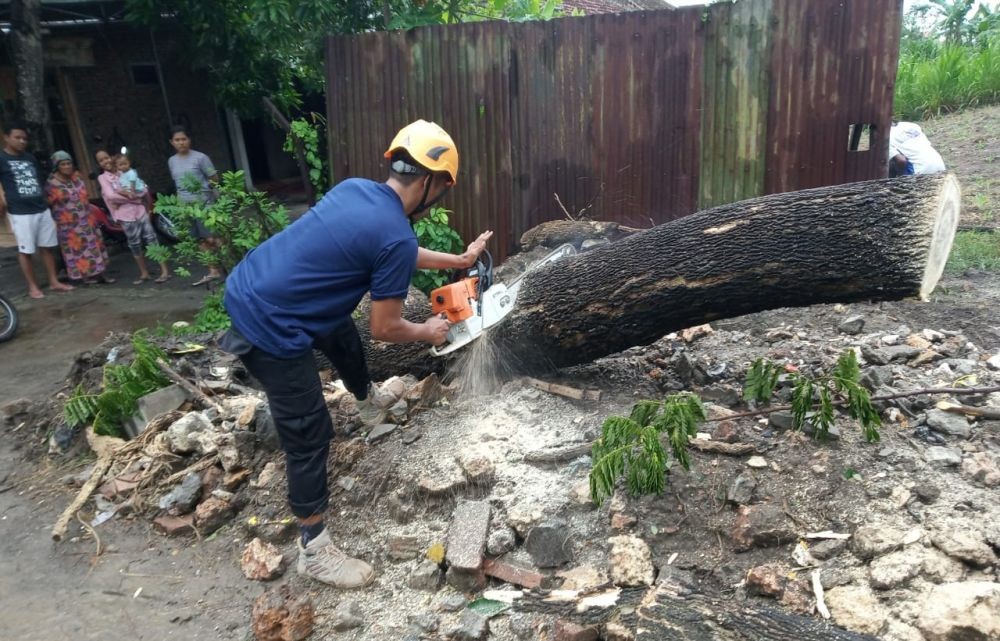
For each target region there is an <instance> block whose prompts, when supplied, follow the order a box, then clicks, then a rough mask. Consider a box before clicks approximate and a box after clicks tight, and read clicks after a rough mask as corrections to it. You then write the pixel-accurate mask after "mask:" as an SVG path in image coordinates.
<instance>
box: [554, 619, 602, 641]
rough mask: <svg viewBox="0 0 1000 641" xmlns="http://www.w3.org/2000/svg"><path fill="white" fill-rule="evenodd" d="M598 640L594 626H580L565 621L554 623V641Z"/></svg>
mask: <svg viewBox="0 0 1000 641" xmlns="http://www.w3.org/2000/svg"><path fill="white" fill-rule="evenodd" d="M598 638H600V635H598V633H597V628H596V627H595V626H582V625H580V624H578V623H573V622H572V621H566V620H565V619H558V620H557V621H556V626H555V641H597V640H598Z"/></svg>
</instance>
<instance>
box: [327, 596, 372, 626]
mask: <svg viewBox="0 0 1000 641" xmlns="http://www.w3.org/2000/svg"><path fill="white" fill-rule="evenodd" d="M364 623H365V613H364V612H363V611H362V610H361V606H359V605H358V604H357V603H355V602H354V601H341V602H340V603H339V604H338V605H337V607H336V608H334V610H333V613H332V614H331V615H330V626H331V627H332V628H333V629H334V630H337V631H338V632H343V631H344V630H353V629H354V628H360V627H361V626H362V625H364Z"/></svg>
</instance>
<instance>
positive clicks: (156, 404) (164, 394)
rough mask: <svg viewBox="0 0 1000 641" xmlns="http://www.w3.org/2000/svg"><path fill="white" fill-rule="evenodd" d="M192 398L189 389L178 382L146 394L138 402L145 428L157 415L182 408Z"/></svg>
mask: <svg viewBox="0 0 1000 641" xmlns="http://www.w3.org/2000/svg"><path fill="white" fill-rule="evenodd" d="M190 398H191V396H190V395H189V394H188V393H187V391H186V390H184V388H182V387H181V386H180V385H177V384H174V385H168V386H167V387H164V388H163V389H159V390H156V391H155V392H151V393H149V394H146V395H145V396H143V397H142V398H140V399H139V401H138V403H137V405H138V407H139V417H140V418H141V419H142V423H143V424H142V427H143V429H145V427H146V425H147V424H148V423H149V422H150V421H151V420H153V419H154V418H156V417H157V416H159V415H161V414H166V413H167V412H172V411H173V410H176V409H180V407H181V406H182V405H184V403H186V402H187V401H188V400H189V399H190ZM140 431H141V430H140Z"/></svg>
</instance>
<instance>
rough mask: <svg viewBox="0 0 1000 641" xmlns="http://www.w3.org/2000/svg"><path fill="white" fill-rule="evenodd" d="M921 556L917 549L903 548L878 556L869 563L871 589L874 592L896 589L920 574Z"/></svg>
mask: <svg viewBox="0 0 1000 641" xmlns="http://www.w3.org/2000/svg"><path fill="white" fill-rule="evenodd" d="M923 564H924V560H923V555H922V554H921V553H920V551H919V550H918V549H913V548H905V549H902V550H896V551H895V552H890V553H889V554H886V555H885V556H880V557H878V558H877V559H875V560H873V561H872V562H871V566H870V567H869V571H870V572H871V583H872V587H873V588H875V589H876V590H891V589H893V588H898V587H900V586H902V585H904V584H906V583H908V582H909V581H910V579H912V578H913V577H915V576H917V575H918V574H920V571H921V570H922V569H923Z"/></svg>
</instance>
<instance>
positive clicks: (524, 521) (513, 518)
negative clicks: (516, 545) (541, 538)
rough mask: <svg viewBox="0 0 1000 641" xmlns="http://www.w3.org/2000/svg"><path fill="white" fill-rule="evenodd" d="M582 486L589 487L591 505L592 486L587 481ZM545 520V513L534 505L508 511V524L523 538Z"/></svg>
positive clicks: (522, 505)
mask: <svg viewBox="0 0 1000 641" xmlns="http://www.w3.org/2000/svg"><path fill="white" fill-rule="evenodd" d="M581 485H586V486H587V496H588V503H589V502H590V501H589V496H590V485H589V483H587V481H583V483H582V484H581ZM543 518H545V513H544V512H542V509H541V508H540V507H538V506H537V505H535V504H533V503H528V502H525V503H518V504H517V505H514V506H513V507H510V508H508V509H507V522H508V523H509V524H510V526H511V527H512V528H514V531H515V532H517V533H518V535H520V536H522V537H524V536H527V535H528V531H529V530H531V528H532V527H533V526H534V525H535V524H536V523H538V522H539V521H541V520H542V519H543Z"/></svg>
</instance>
